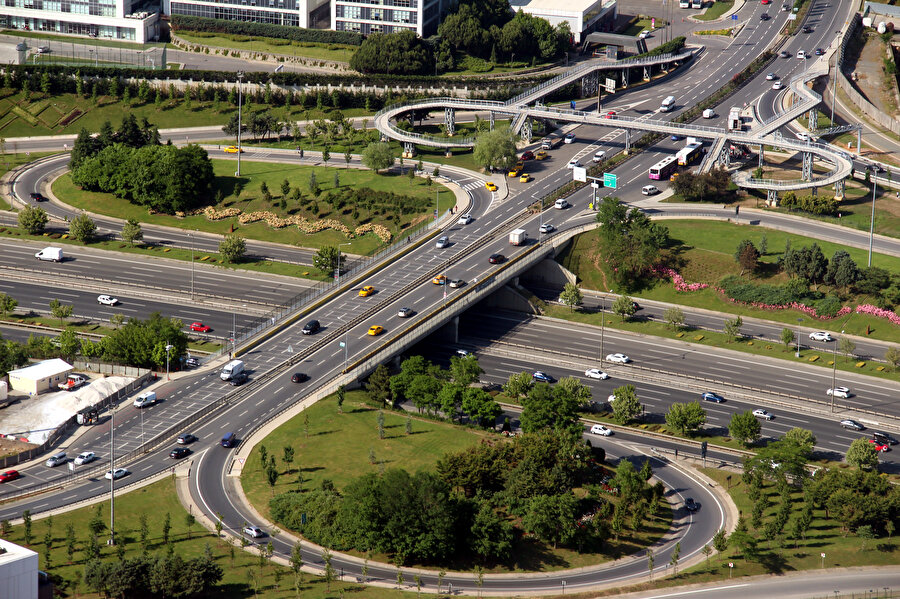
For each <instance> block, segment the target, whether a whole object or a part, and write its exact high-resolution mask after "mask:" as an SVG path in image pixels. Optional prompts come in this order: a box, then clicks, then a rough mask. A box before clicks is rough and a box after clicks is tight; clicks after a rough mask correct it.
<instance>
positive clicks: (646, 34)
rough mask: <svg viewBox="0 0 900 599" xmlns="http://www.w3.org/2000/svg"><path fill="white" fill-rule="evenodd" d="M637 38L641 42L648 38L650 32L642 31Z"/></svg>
mask: <svg viewBox="0 0 900 599" xmlns="http://www.w3.org/2000/svg"><path fill="white" fill-rule="evenodd" d="M638 37H639V38H641V39H642V40H645V39H647V38H648V37H650V30H649V29H644V30H643V31H641V32H640V34H638Z"/></svg>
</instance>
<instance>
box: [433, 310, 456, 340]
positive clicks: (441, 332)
mask: <svg viewBox="0 0 900 599" xmlns="http://www.w3.org/2000/svg"><path fill="white" fill-rule="evenodd" d="M434 335H435V336H437V338H438V339H440V340H441V341H445V342H447V343H459V316H454V317H453V318H451V319H450V320H449V321H447V324H445V325H444V326H442V327H441V328H439V329H438V330H436V331H435V332H434Z"/></svg>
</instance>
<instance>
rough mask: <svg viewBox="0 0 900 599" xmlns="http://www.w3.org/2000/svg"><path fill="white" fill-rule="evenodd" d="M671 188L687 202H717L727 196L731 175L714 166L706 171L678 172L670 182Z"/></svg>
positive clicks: (720, 201)
mask: <svg viewBox="0 0 900 599" xmlns="http://www.w3.org/2000/svg"><path fill="white" fill-rule="evenodd" d="M671 185H672V190H673V191H674V192H675V193H677V194H678V195H680V196H681V197H683V198H684V199H685V201H688V202H717V203H719V204H721V203H722V202H723V199H722V198H725V197H728V196H729V189H730V188H731V185H732V183H731V176H730V175H729V174H728V171H727V170H725V169H724V168H714V169H711V170H710V171H709V172H708V173H692V172H691V171H685V172H683V173H680V174H679V175H678V176H677V177H676V178H675V180H674V181H672V183H671Z"/></svg>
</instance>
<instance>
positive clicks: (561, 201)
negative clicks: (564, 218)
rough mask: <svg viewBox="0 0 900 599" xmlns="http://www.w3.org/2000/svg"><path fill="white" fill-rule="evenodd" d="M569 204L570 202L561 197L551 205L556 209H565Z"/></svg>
mask: <svg viewBox="0 0 900 599" xmlns="http://www.w3.org/2000/svg"><path fill="white" fill-rule="evenodd" d="M570 205H571V204H569V202H567V201H566V200H564V199H562V198H559V199H558V200H556V201H555V202H553V207H554V208H556V209H557V210H565V209H566V208H568V207H569V206H570Z"/></svg>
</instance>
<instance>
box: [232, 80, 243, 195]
mask: <svg viewBox="0 0 900 599" xmlns="http://www.w3.org/2000/svg"><path fill="white" fill-rule="evenodd" d="M237 80H238V139H237V142H238V151H237V155H238V164H237V172H236V173H235V174H234V176H235V177H240V176H241V152H243V151H244V150H243V148H241V129H243V128H244V127H243V125H242V123H243V121H242V120H241V104H242V100H243V98H242V96H241V89H242V86H241V84H242V83H243V81H244V71H238V72H237Z"/></svg>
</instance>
